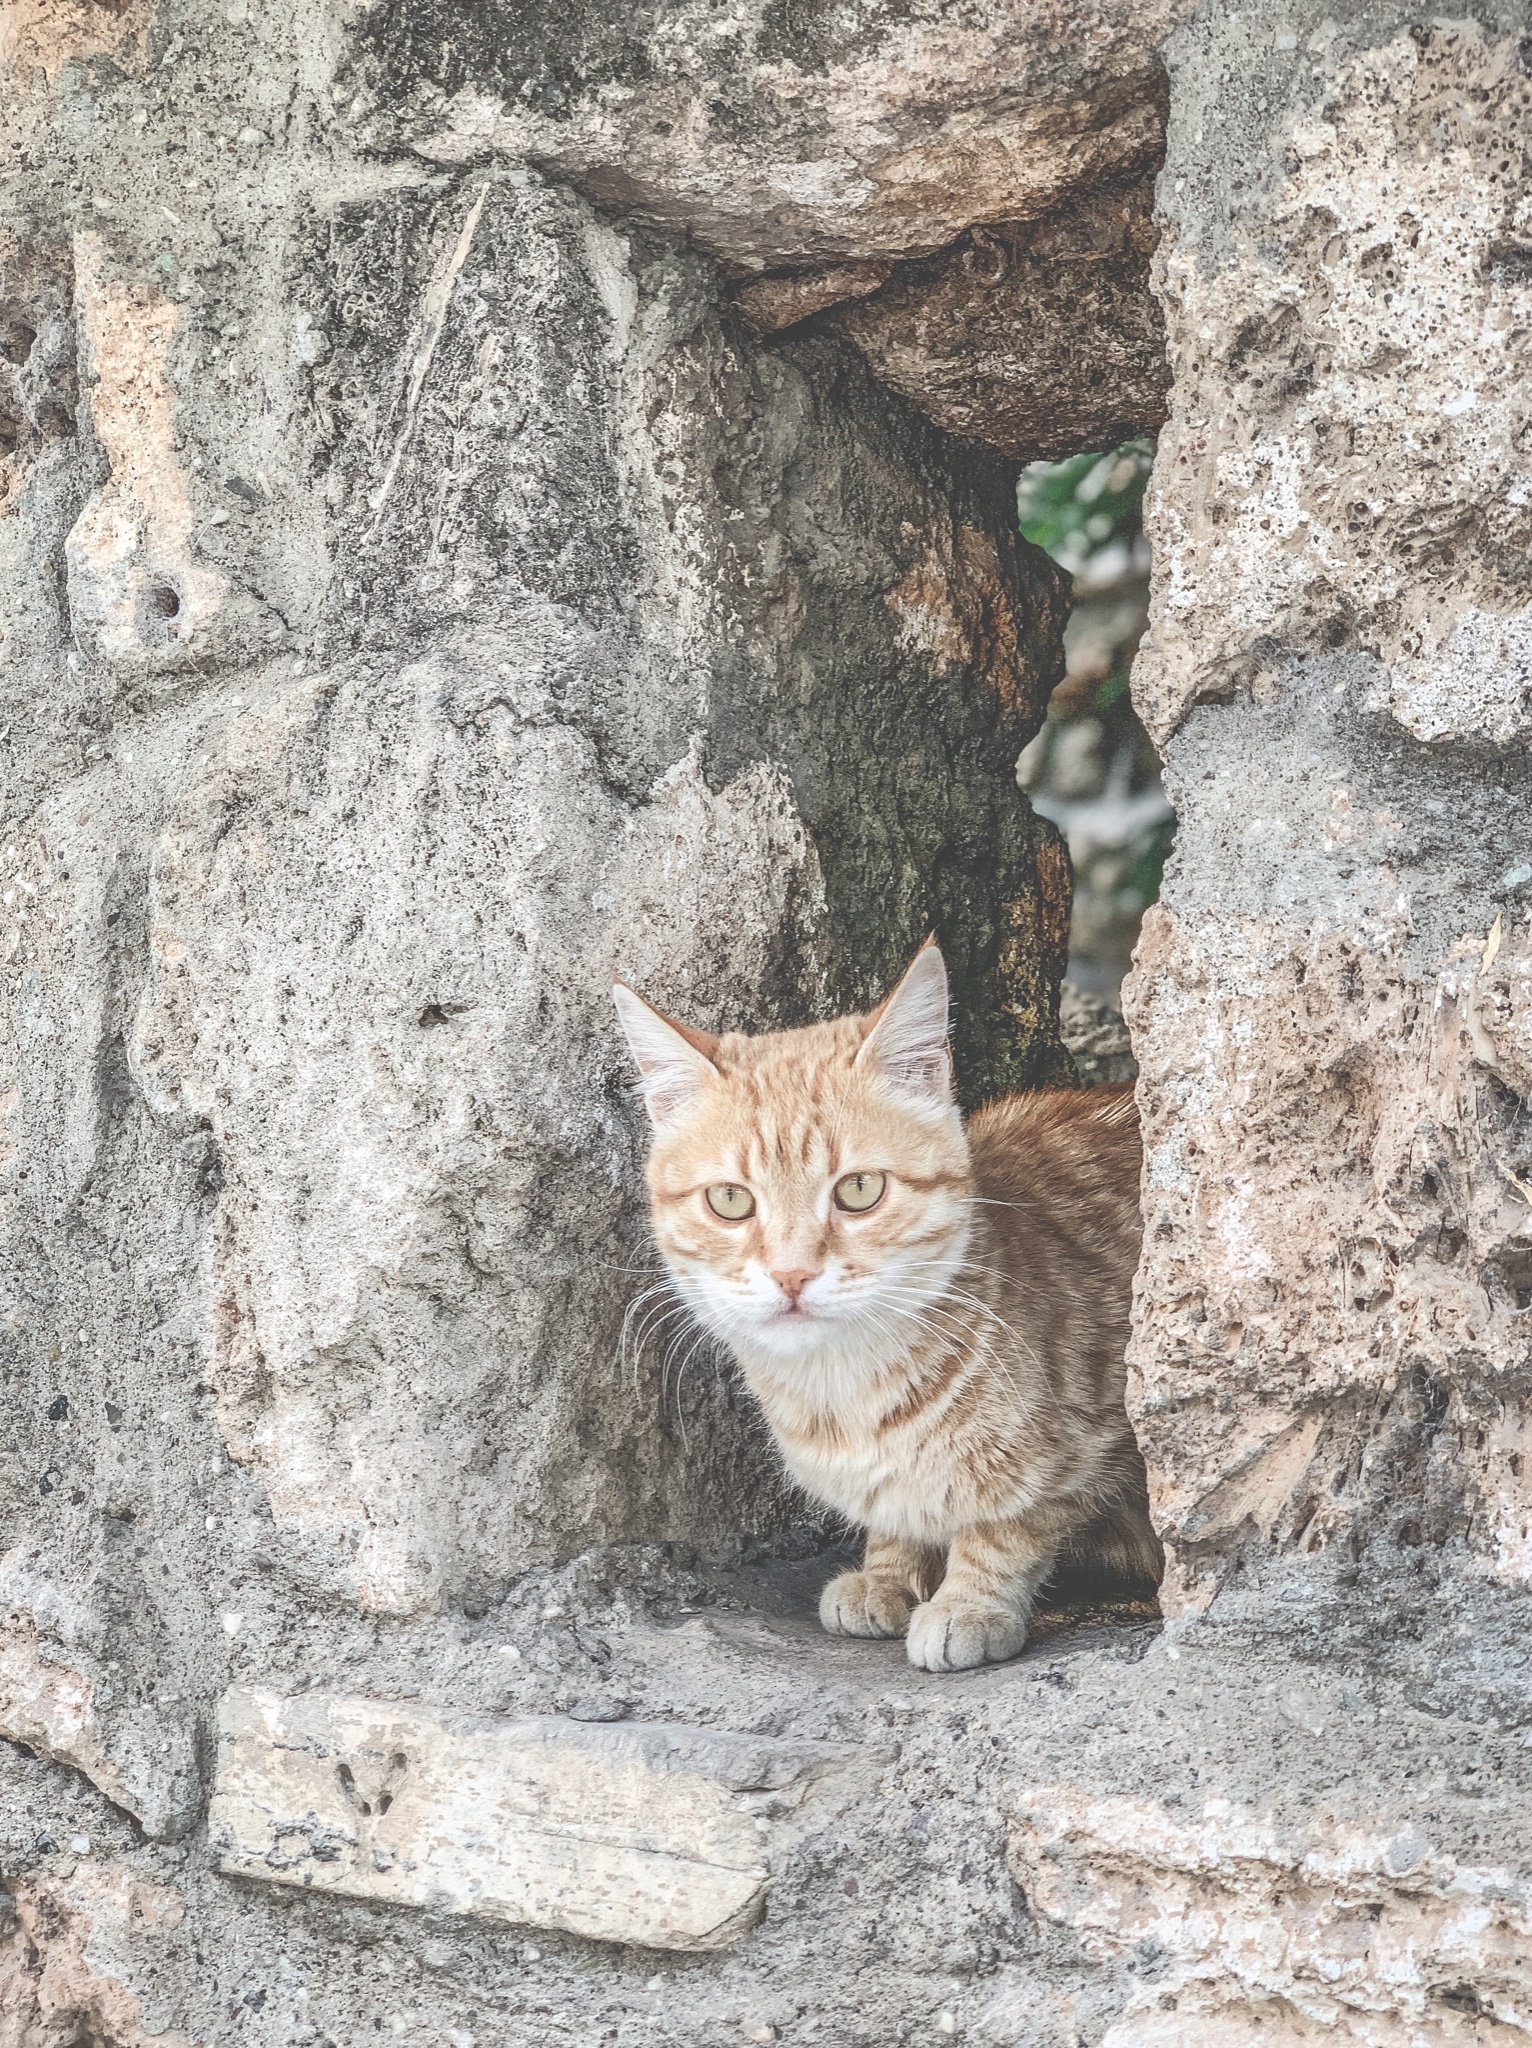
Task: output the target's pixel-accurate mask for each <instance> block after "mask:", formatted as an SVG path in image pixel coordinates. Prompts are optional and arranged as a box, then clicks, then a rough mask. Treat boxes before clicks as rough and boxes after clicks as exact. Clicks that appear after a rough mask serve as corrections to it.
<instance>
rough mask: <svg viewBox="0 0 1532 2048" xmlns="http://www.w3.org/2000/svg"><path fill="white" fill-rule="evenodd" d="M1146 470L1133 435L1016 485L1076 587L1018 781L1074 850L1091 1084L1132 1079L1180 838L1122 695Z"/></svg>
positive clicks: (1068, 997) (1078, 995) (1144, 608)
mask: <svg viewBox="0 0 1532 2048" xmlns="http://www.w3.org/2000/svg"><path fill="white" fill-rule="evenodd" d="M1153 459H1154V442H1153V440H1152V438H1150V437H1148V436H1139V437H1137V438H1136V439H1134V440H1131V441H1126V442H1123V443H1122V444H1121V445H1120V446H1118V447H1116V448H1110V449H1106V450H1103V451H1099V452H1087V453H1082V454H1079V455H1072V456H1070V457H1068V458H1067V459H1066V460H1064V461H1062V462H1034V463H1031V464H1029V465H1028V467H1027V468H1026V469H1025V470H1024V471H1023V472H1022V475H1021V478H1020V481H1019V483H1018V486H1017V510H1018V517H1019V522H1020V526H1021V530H1022V532H1023V534H1024V535H1025V536H1026V538H1027V539H1028V540H1030V541H1032V542H1034V543H1035V545H1037V546H1038V547H1041V548H1043V549H1045V550H1046V551H1047V553H1048V554H1050V555H1051V556H1052V557H1053V559H1054V560H1055V561H1056V562H1058V563H1059V564H1060V565H1061V566H1062V567H1063V568H1065V569H1067V570H1068V571H1069V573H1070V575H1071V576H1072V577H1073V579H1074V592H1073V594H1074V611H1073V613H1072V615H1071V617H1070V621H1069V625H1068V628H1067V630H1066V632H1065V636H1064V649H1065V658H1066V662H1067V667H1066V670H1065V674H1064V679H1063V681H1062V682H1061V683H1060V684H1059V685H1058V687H1057V688H1056V689H1055V690H1054V692H1053V695H1052V697H1051V699H1050V700H1049V704H1048V716H1047V719H1046V721H1045V723H1044V725H1043V726H1042V729H1041V730H1040V731H1039V732H1038V734H1037V736H1036V737H1035V738H1034V739H1033V740H1032V741H1031V742H1030V744H1029V745H1028V746H1027V747H1026V749H1025V751H1024V752H1023V754H1022V756H1021V759H1020V760H1019V761H1018V763H1017V769H1016V774H1017V781H1018V782H1019V783H1020V785H1021V787H1022V788H1023V789H1024V790H1025V791H1026V792H1027V795H1028V796H1029V797H1030V799H1031V802H1032V807H1033V809H1034V810H1036V811H1038V812H1039V813H1040V814H1041V815H1042V816H1043V817H1045V818H1048V819H1050V820H1051V821H1052V822H1053V823H1054V824H1055V825H1057V826H1058V828H1059V830H1060V831H1061V832H1062V833H1063V834H1064V837H1065V839H1066V841H1067V842H1068V846H1069V856H1070V861H1071V864H1072V866H1073V869H1074V903H1073V909H1072V913H1071V917H1070V931H1069V965H1068V969H1067V971H1066V975H1065V979H1064V984H1063V989H1062V991H1061V997H1060V1017H1061V1026H1062V1029H1063V1033H1064V1037H1065V1040H1066V1042H1067V1043H1068V1044H1069V1047H1070V1050H1071V1052H1072V1053H1073V1055H1074V1059H1075V1064H1076V1066H1077V1067H1078V1068H1079V1069H1080V1074H1081V1079H1082V1080H1084V1081H1086V1082H1087V1083H1098V1084H1099V1083H1101V1082H1107V1081H1123V1080H1129V1079H1131V1078H1132V1076H1133V1075H1134V1073H1135V1072H1136V1067H1135V1063H1134V1060H1133V1055H1132V1052H1131V1050H1130V1048H1129V1045H1128V1039H1127V1032H1126V1029H1125V1027H1124V1025H1123V1022H1122V1014H1121V989H1122V979H1123V976H1124V974H1126V972H1127V970H1128V967H1129V966H1130V965H1131V963H1132V956H1133V947H1134V945H1135V943H1136V941H1137V938H1138V933H1139V927H1140V925H1141V924H1142V922H1143V917H1144V913H1145V911H1146V910H1147V909H1148V908H1149V905H1150V904H1151V903H1153V902H1154V901H1155V900H1156V899H1157V897H1158V895H1159V892H1160V880H1161V877H1162V875H1163V872H1164V867H1165V861H1166V859H1167V857H1168V855H1169V852H1170V847H1171V843H1172V841H1173V839H1174V836H1175V826H1176V821H1175V813H1174V811H1173V810H1172V808H1171V805H1170V800H1169V798H1168V797H1167V795H1166V793H1165V785H1164V779H1163V775H1162V772H1161V762H1160V756H1159V753H1158V751H1157V749H1156V747H1155V745H1154V742H1153V740H1152V739H1151V738H1150V737H1149V734H1148V733H1147V732H1146V731H1145V729H1144V726H1143V723H1142V721H1141V720H1140V718H1139V716H1138V714H1137V712H1136V711H1135V710H1134V708H1133V701H1132V698H1131V696H1130V695H1129V688H1128V685H1129V677H1130V674H1131V671H1132V667H1133V658H1134V656H1135V654H1136V653H1137V651H1138V644H1139V641H1140V640H1141V639H1142V637H1143V634H1144V630H1145V627H1146V626H1147V624H1148V619H1149V575H1150V567H1151V564H1150V554H1149V544H1148V542H1147V540H1146V539H1145V537H1144V530H1143V496H1144V488H1145V485H1146V484H1147V482H1148V478H1149V471H1150V466H1151V464H1152V462H1153Z"/></svg>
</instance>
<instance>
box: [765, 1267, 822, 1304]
mask: <svg viewBox="0 0 1532 2048" xmlns="http://www.w3.org/2000/svg"><path fill="white" fill-rule="evenodd" d="M771 1277H772V1279H773V1280H775V1281H776V1283H777V1285H778V1286H779V1287H780V1288H781V1290H782V1292H783V1293H784V1294H785V1295H786V1296H787V1298H788V1300H789V1301H790V1302H792V1303H793V1305H794V1306H795V1307H796V1306H797V1301H798V1297H799V1295H800V1294H801V1293H802V1292H803V1290H804V1288H805V1287H807V1286H808V1284H809V1282H810V1281H811V1280H817V1279H818V1278H819V1275H818V1274H817V1273H810V1272H808V1271H807V1270H806V1269H803V1268H799V1267H796V1266H795V1267H794V1268H793V1270H792V1271H791V1272H790V1273H776V1272H774V1273H773V1274H772V1276H771Z"/></svg>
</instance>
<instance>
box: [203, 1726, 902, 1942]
mask: <svg viewBox="0 0 1532 2048" xmlns="http://www.w3.org/2000/svg"><path fill="white" fill-rule="evenodd" d="M219 1721H220V1733H219V1745H220V1746H219V1764H218V1775H217V1778H216V1780H215V1782H214V1786H213V1796H212V1802H211V1804H210V1806H209V1809H208V1837H209V1841H210V1843H211V1845H212V1849H213V1852H214V1854H215V1856H216V1857H217V1859H218V1867H219V1868H220V1869H221V1870H225V1871H228V1872H229V1873H230V1874H231V1875H239V1876H247V1877H259V1878H264V1879H266V1880H267V1881H268V1882H272V1883H277V1884H295V1885H302V1886H304V1887H305V1888H306V1889H313V1890H316V1891H338V1892H347V1893H349V1894H351V1896H353V1897H355V1898H363V1899H378V1900H384V1901H390V1902H394V1903H398V1904H402V1905H409V1906H424V1907H427V1908H429V1909H430V1910H431V1911H432V1912H436V1913H443V1912H445V1913H472V1914H481V1915H484V1916H487V1917H488V1918H490V1919H496V1920H510V1921H516V1922H520V1923H521V1924H522V1925H524V1926H531V1927H552V1928H560V1929H562V1930H563V1931H564V1932H566V1933H569V1934H583V1935H588V1936H589V1937H591V1939H593V1940H597V1941H620V1942H630V1943H634V1944H636V1945H637V1946H638V1947H640V1948H664V1949H684V1950H685V1949H716V1948H727V1947H729V1946H731V1945H732V1944H733V1943H734V1942H736V1941H738V1940H739V1938H740V1937H741V1935H743V1934H744V1933H745V1932H746V1930H747V1929H748V1928H749V1927H750V1926H751V1925H753V1923H754V1922H755V1921H756V1920H757V1919H758V1918H759V1917H760V1913H761V1909H762V1907H763V1905H764V1903H765V1897H766V1888H767V1886H768V1885H769V1883H770V1881H771V1868H772V1854H773V1848H774V1845H773V1842H772V1839H771V1838H772V1837H773V1836H780V1835H784V1834H785V1835H787V1836H788V1837H789V1838H791V1836H792V1835H793V1834H794V1833H796V1834H800V1835H801V1834H802V1833H803V1832H804V1831H805V1829H806V1827H807V1826H809V1825H810V1824H811V1823H812V1821H814V1820H817V1821H818V1823H819V1825H821V1826H823V1825H824V1823H825V1821H826V1820H827V1819H829V1818H830V1817H831V1814H832V1813H833V1811H834V1806H835V1793H836V1792H838V1793H839V1795H840V1802H841V1804H842V1806H844V1804H845V1802H846V1799H847V1796H848V1795H849V1794H850V1793H852V1792H854V1791H858V1790H865V1789H867V1785H866V1781H867V1779H868V1778H869V1777H870V1776H872V1775H873V1774H874V1772H873V1769H872V1768H871V1767H872V1764H873V1759H871V1758H868V1759H861V1758H859V1757H858V1755H857V1752H856V1751H855V1750H853V1749H851V1748H849V1747H848V1746H846V1745H840V1746H839V1747H836V1746H832V1745H826V1744H818V1745H806V1744H801V1743H800V1744H797V1745H793V1744H785V1743H779V1742H769V1741H763V1740H761V1739H759V1738H756V1737H751V1736H745V1735H730V1734H724V1733H719V1732H715V1731H714V1730H711V1729H706V1728H682V1727H677V1726H674V1725H670V1724H666V1723H660V1722H637V1723H633V1724H631V1725H622V1724H621V1723H619V1724H617V1725H609V1726H603V1725H602V1724H600V1723H599V1722H591V1723H586V1722H582V1721H579V1720H570V1719H564V1718H555V1717H547V1718H544V1719H541V1720H532V1721H509V1722H495V1721H489V1720H478V1721H470V1720H462V1719H459V1720H451V1719H443V1717H442V1716H441V1715H439V1714H431V1713H428V1712H425V1711H423V1710H422V1709H420V1708H410V1707H399V1706H390V1705H389V1704H388V1703H387V1702H384V1701H380V1700H363V1699H336V1698H332V1697H326V1696H322V1695H316V1694H313V1693H308V1694H304V1695H301V1696H300V1697H299V1698H297V1699H291V1700H284V1699H282V1698H280V1697H279V1696H278V1695H276V1694H274V1693H266V1692H234V1693H231V1694H229V1695H228V1697H227V1698H226V1699H225V1700H224V1702H223V1706H222V1708H221V1710H220V1716H219ZM859 1764H860V1765H861V1769H860V1772H859V1771H858V1765H859ZM858 1776H860V1778H861V1779H862V1781H863V1782H862V1784H861V1785H858V1784H857V1778H858ZM837 1780H838V1781H839V1782H838V1784H837V1782H836V1781H837ZM827 1792H828V1793H829V1797H828V1799H827V1798H826V1796H825V1795H826V1793H827ZM806 1799H808V1800H809V1801H810V1802H811V1803H810V1808H809V1813H808V1814H807V1815H805V1813H804V1812H803V1810H802V1809H803V1807H804V1802H805V1800H806ZM815 1807H818V1808H819V1809H820V1810H819V1811H818V1812H817V1813H816V1812H815V1811H814V1809H815ZM783 1816H787V1817H789V1820H790V1822H791V1825H789V1826H788V1827H785V1828H784V1827H779V1826H775V1825H774V1822H775V1821H776V1820H777V1819H779V1818H780V1817H783ZM775 1853H777V1854H778V1855H780V1853H781V1851H780V1849H779V1848H778V1849H777V1850H776V1852H775Z"/></svg>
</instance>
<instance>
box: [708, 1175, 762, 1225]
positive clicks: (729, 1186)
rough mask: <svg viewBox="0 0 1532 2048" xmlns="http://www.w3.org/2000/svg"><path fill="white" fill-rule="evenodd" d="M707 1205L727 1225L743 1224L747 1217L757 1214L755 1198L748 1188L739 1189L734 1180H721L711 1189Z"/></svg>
mask: <svg viewBox="0 0 1532 2048" xmlns="http://www.w3.org/2000/svg"><path fill="white" fill-rule="evenodd" d="M707 1205H708V1207H709V1208H710V1209H711V1210H712V1212H713V1214H714V1215H715V1216H721V1217H722V1218H723V1220H724V1222H725V1223H743V1222H744V1220H745V1218H746V1217H747V1216H753V1215H754V1214H755V1196H754V1195H752V1194H751V1192H750V1190H749V1189H748V1188H742V1187H737V1186H736V1185H735V1184H734V1182H733V1181H732V1180H721V1181H718V1182H717V1183H716V1184H715V1185H714V1186H712V1187H710V1188H709V1189H708V1191H707Z"/></svg>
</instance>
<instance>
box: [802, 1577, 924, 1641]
mask: <svg viewBox="0 0 1532 2048" xmlns="http://www.w3.org/2000/svg"><path fill="white" fill-rule="evenodd" d="M914 1605H915V1596H914V1594H913V1593H911V1592H910V1590H909V1588H908V1587H907V1586H902V1585H901V1584H900V1583H899V1581H898V1580H897V1579H890V1578H886V1577H883V1576H880V1575H879V1574H878V1573H876V1572H842V1573H841V1574H840V1576H839V1578H835V1579H831V1581H830V1583H829V1585H828V1586H826V1587H825V1589H824V1591H823V1592H822V1593H821V1594H820V1596H819V1619H820V1622H821V1624H822V1625H823V1626H824V1627H825V1628H827V1629H828V1630H829V1631H830V1634H831V1635H832V1636H902V1635H903V1634H904V1631H905V1630H906V1628H908V1626H909V1620H910V1609H911V1608H912V1607H913V1606H914Z"/></svg>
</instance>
